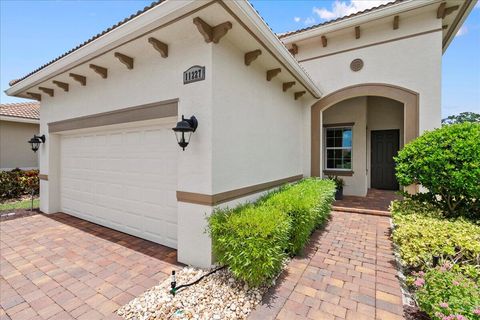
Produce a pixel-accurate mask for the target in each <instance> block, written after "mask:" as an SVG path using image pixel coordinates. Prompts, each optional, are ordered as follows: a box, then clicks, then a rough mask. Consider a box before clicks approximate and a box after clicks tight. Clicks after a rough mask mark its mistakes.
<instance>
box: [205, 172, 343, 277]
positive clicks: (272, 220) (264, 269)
mask: <svg viewBox="0 0 480 320" xmlns="http://www.w3.org/2000/svg"><path fill="white" fill-rule="evenodd" d="M334 193H335V185H334V183H333V182H331V181H326V180H320V179H314V178H311V179H305V180H302V181H301V182H299V183H297V184H294V185H288V186H285V187H282V188H280V189H279V190H278V191H276V192H272V193H269V194H267V195H266V196H264V197H262V198H261V199H260V200H259V201H257V202H256V203H253V204H245V205H241V206H239V207H236V208H234V209H228V208H227V209H218V210H215V211H214V212H213V213H212V215H211V216H210V217H209V218H208V222H209V232H210V235H211V237H212V247H213V252H214V254H215V257H216V259H217V261H218V263H219V264H221V265H227V266H228V267H229V268H230V270H231V271H232V273H233V274H234V275H235V276H236V277H237V278H239V279H242V280H244V281H245V282H246V283H248V284H249V285H251V286H259V285H262V284H264V283H266V282H267V281H269V280H271V279H273V278H274V277H275V276H276V275H278V273H279V272H280V271H281V269H282V263H283V261H284V260H285V258H286V257H287V256H288V255H289V254H292V253H296V252H299V251H300V250H301V249H302V248H303V247H304V246H305V244H306V243H307V242H308V239H309V237H310V235H311V233H312V232H313V230H314V229H315V228H316V227H318V226H320V225H321V224H323V223H324V222H325V221H326V220H327V218H328V214H329V212H330V206H331V203H332V201H333V197H334Z"/></svg>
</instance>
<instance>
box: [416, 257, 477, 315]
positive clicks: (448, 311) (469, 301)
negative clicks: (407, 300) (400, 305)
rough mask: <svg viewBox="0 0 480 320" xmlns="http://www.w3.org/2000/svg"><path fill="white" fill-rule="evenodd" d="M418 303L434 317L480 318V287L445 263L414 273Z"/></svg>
mask: <svg viewBox="0 0 480 320" xmlns="http://www.w3.org/2000/svg"><path fill="white" fill-rule="evenodd" d="M414 283H415V285H416V287H417V291H416V293H415V296H416V299H417V302H418V305H419V307H420V309H421V310H423V311H425V312H426V313H427V314H428V315H429V316H430V317H431V318H432V319H433V320H445V319H448V320H461V319H464V320H467V319H472V320H473V319H480V287H479V286H478V283H476V282H475V281H473V280H471V279H469V278H467V277H465V276H464V275H463V274H461V273H458V272H455V271H453V270H451V269H449V268H448V267H445V266H444V267H440V268H435V269H430V270H428V271H427V272H426V273H419V274H417V279H416V280H415V282H414Z"/></svg>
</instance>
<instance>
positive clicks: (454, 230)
mask: <svg viewBox="0 0 480 320" xmlns="http://www.w3.org/2000/svg"><path fill="white" fill-rule="evenodd" d="M391 212H392V216H393V221H394V224H395V229H394V231H393V240H394V241H395V243H396V244H398V245H399V249H400V255H401V258H402V260H403V262H404V264H405V265H406V267H408V268H409V269H410V270H426V269H427V268H428V267H431V266H432V265H433V257H434V256H437V257H439V258H440V259H441V260H444V261H452V262H455V263H457V264H459V265H462V264H473V265H480V225H478V224H475V223H474V222H472V221H469V220H466V219H463V218H458V219H445V218H442V215H441V212H440V211H439V210H438V209H437V208H435V207H434V206H433V205H429V204H427V203H420V202H417V201H414V200H404V201H394V202H393V203H392V206H391Z"/></svg>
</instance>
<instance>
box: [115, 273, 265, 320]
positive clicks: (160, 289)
mask: <svg viewBox="0 0 480 320" xmlns="http://www.w3.org/2000/svg"><path fill="white" fill-rule="evenodd" d="M209 271H211V270H202V269H195V268H191V267H185V268H183V269H182V270H179V271H177V287H178V286H180V285H182V284H186V283H191V282H193V281H195V280H197V279H198V278H200V277H201V276H202V275H204V274H206V273H208V272H209ZM170 282H171V277H168V279H166V280H165V281H164V282H163V283H161V284H160V285H158V286H155V287H153V288H151V289H150V290H148V291H146V292H144V293H143V294H142V295H141V296H139V297H137V298H135V299H133V300H132V301H130V302H129V303H128V304H126V305H124V306H123V307H121V308H120V309H119V310H118V311H117V314H118V315H119V316H122V317H123V318H125V319H135V320H140V319H246V318H247V316H248V314H249V313H250V311H251V310H252V309H253V308H254V307H255V306H256V305H257V304H258V303H259V302H260V301H261V299H262V296H263V294H264V293H265V292H266V291H267V289H268V287H267V286H264V287H260V288H250V287H249V286H248V285H246V284H245V283H243V282H241V281H238V280H236V279H234V278H233V276H232V274H231V273H230V272H229V271H228V270H227V269H222V270H219V271H217V272H216V273H214V274H212V275H210V276H208V277H206V278H204V279H203V280H201V281H200V282H199V283H197V284H196V285H193V286H190V287H187V288H183V289H180V291H178V292H177V293H176V295H175V296H173V295H172V294H171V293H170Z"/></svg>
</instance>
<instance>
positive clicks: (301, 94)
mask: <svg viewBox="0 0 480 320" xmlns="http://www.w3.org/2000/svg"><path fill="white" fill-rule="evenodd" d="M305 93H307V92H306V91H298V92H295V100H298V99H300V98H301V97H302V96H303V95H304V94H305Z"/></svg>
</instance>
